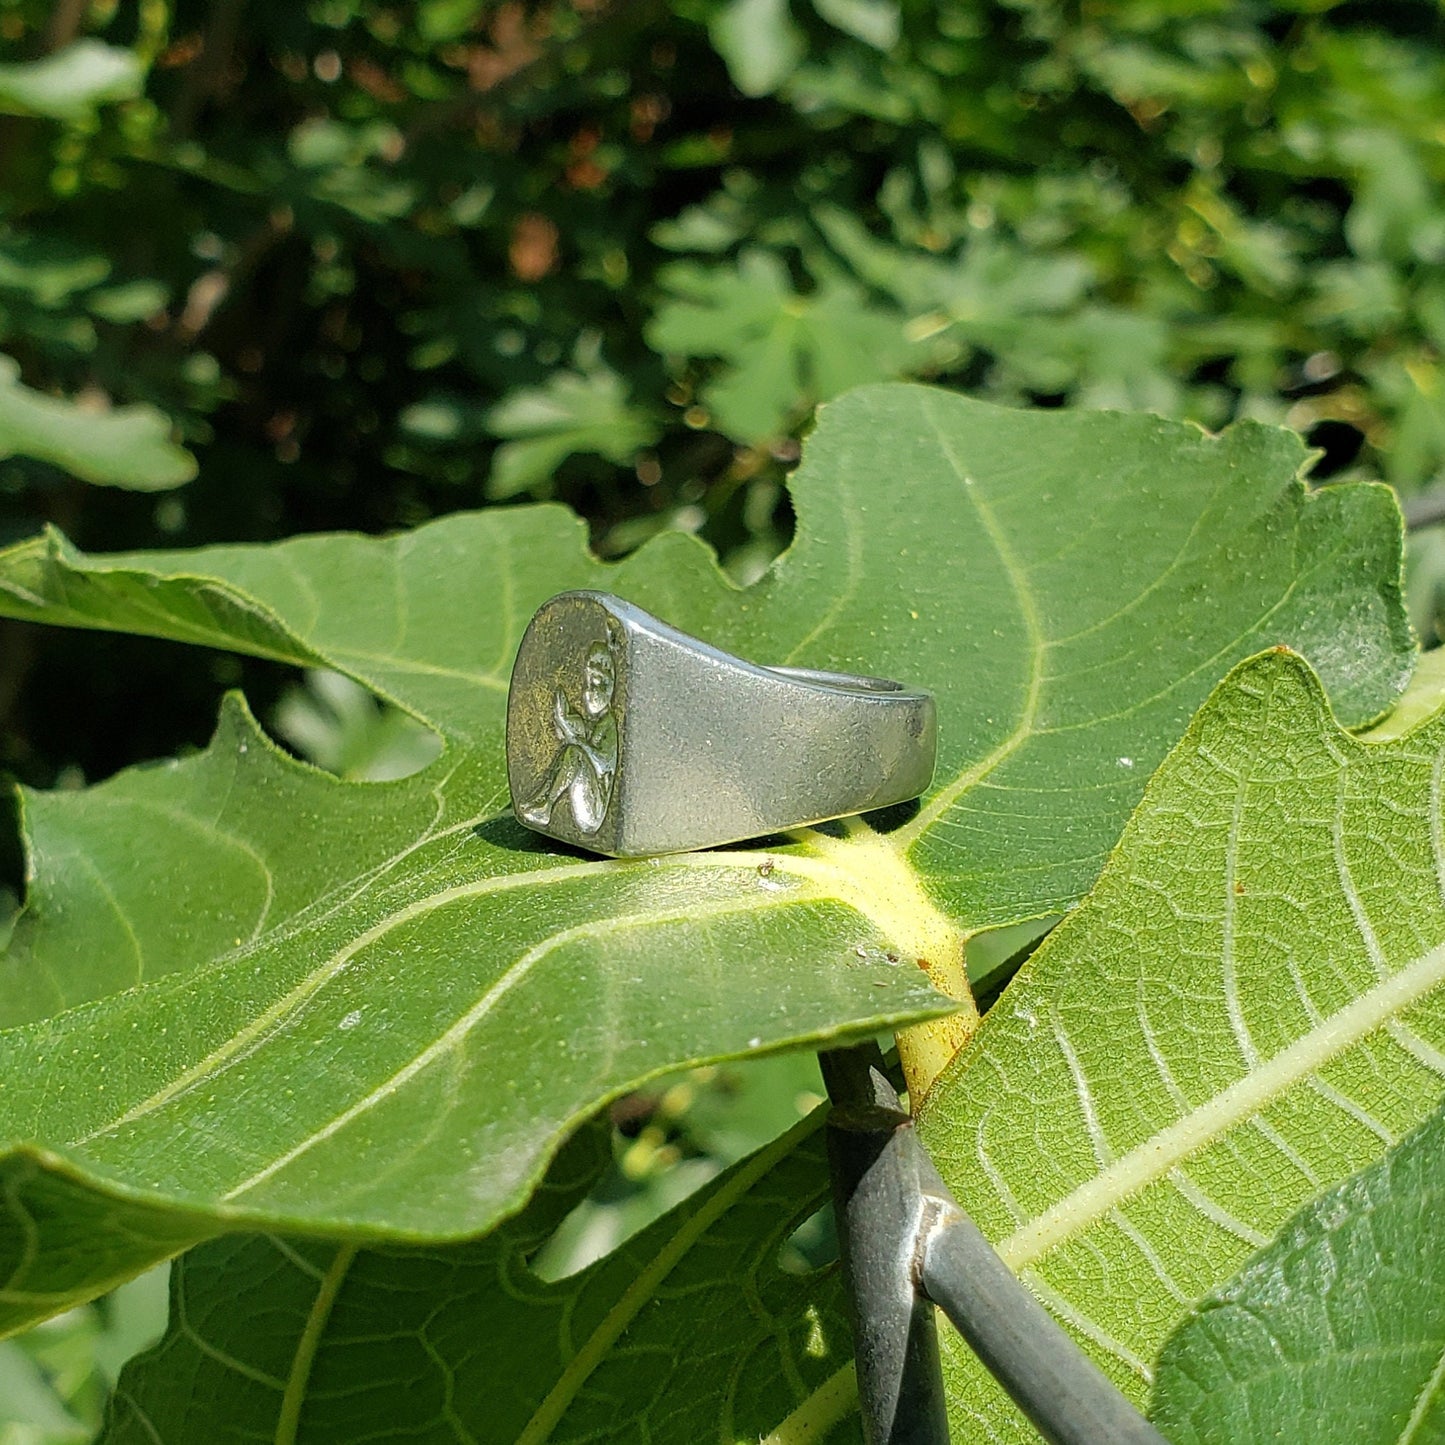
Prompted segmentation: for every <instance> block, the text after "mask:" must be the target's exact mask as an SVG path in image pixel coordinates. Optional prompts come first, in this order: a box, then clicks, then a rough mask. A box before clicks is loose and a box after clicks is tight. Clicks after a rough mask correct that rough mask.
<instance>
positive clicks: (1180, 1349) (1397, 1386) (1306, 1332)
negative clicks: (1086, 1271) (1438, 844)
mask: <svg viewBox="0 0 1445 1445" xmlns="http://www.w3.org/2000/svg"><path fill="white" fill-rule="evenodd" d="M1442 1259H1445V1111H1442V1112H1439V1113H1436V1114H1435V1116H1434V1117H1433V1118H1432V1119H1430V1121H1429V1122H1428V1123H1426V1124H1424V1125H1423V1126H1421V1128H1419V1129H1417V1130H1416V1131H1415V1132H1414V1133H1413V1134H1411V1135H1409V1136H1408V1137H1407V1138H1405V1139H1403V1140H1402V1141H1401V1142H1400V1143H1399V1144H1397V1145H1396V1146H1395V1147H1394V1148H1393V1149H1392V1150H1391V1151H1390V1152H1389V1153H1388V1154H1387V1155H1386V1156H1385V1157H1384V1158H1383V1159H1382V1160H1381V1161H1380V1162H1379V1163H1378V1164H1374V1165H1372V1166H1371V1167H1370V1168H1369V1169H1367V1170H1365V1171H1364V1172H1363V1173H1361V1174H1358V1175H1356V1176H1355V1177H1354V1178H1352V1179H1350V1180H1348V1181H1347V1182H1346V1183H1344V1184H1342V1185H1340V1186H1339V1188H1337V1189H1332V1190H1330V1192H1329V1193H1328V1194H1325V1195H1324V1196H1323V1197H1322V1198H1320V1199H1318V1200H1316V1201H1315V1202H1314V1203H1313V1204H1311V1205H1310V1206H1309V1207H1308V1208H1307V1209H1305V1210H1303V1211H1301V1213H1300V1214H1299V1215H1297V1216H1296V1217H1295V1218H1294V1219H1293V1220H1291V1221H1290V1223H1289V1224H1288V1225H1287V1226H1286V1227H1285V1229H1284V1230H1283V1231H1282V1232H1281V1234H1280V1237H1279V1238H1278V1239H1277V1240H1276V1241H1275V1242H1274V1243H1273V1244H1271V1245H1270V1246H1269V1247H1268V1248H1267V1249H1265V1250H1262V1251H1261V1252H1260V1253H1259V1254H1258V1255H1256V1256H1255V1257H1254V1258H1253V1259H1252V1260H1250V1262H1249V1264H1248V1265H1246V1266H1245V1268H1244V1269H1243V1270H1242V1271H1241V1272H1240V1273H1239V1274H1238V1275H1237V1276H1236V1277H1235V1278H1234V1279H1232V1280H1231V1281H1230V1282H1229V1283H1228V1284H1226V1285H1223V1286H1221V1287H1220V1288H1219V1289H1216V1290H1213V1291H1211V1292H1210V1293H1209V1294H1208V1295H1207V1296H1206V1297H1205V1298H1204V1299H1203V1300H1202V1301H1201V1302H1200V1304H1199V1305H1198V1306H1196V1307H1195V1309H1193V1310H1192V1311H1190V1313H1189V1315H1188V1316H1187V1317H1186V1318H1185V1320H1184V1323H1183V1324H1182V1325H1180V1327H1179V1328H1178V1330H1176V1331H1175V1333H1174V1334H1173V1335H1172V1336H1171V1337H1170V1339H1169V1342H1168V1343H1167V1344H1166V1345H1165V1347H1164V1351H1163V1353H1162V1354H1161V1356H1160V1358H1159V1377H1158V1379H1157V1380H1156V1382H1155V1386H1154V1418H1155V1419H1156V1420H1157V1421H1158V1423H1159V1425H1160V1426H1161V1428H1162V1429H1163V1430H1164V1431H1165V1432H1166V1433H1167V1435H1168V1436H1169V1439H1170V1440H1172V1441H1174V1442H1175V1445H1204V1442H1206V1441H1207V1442H1212V1445H1252V1442H1256V1441H1258V1442H1261V1445H1262V1442H1264V1441H1268V1440H1320V1441H1345V1440H1348V1441H1351V1442H1358V1445H1399V1442H1401V1441H1410V1442H1414V1445H1426V1442H1427V1441H1439V1440H1441V1439H1445V1364H1442V1361H1445V1270H1442V1269H1441V1261H1442Z"/></svg>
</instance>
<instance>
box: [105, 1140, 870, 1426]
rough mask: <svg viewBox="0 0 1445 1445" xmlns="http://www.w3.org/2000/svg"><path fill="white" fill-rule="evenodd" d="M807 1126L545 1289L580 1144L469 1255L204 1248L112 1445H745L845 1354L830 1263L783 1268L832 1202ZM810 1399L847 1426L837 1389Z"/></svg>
mask: <svg viewBox="0 0 1445 1445" xmlns="http://www.w3.org/2000/svg"><path fill="white" fill-rule="evenodd" d="M820 1121H821V1114H815V1115H814V1116H813V1117H812V1118H810V1119H809V1120H807V1121H805V1122H804V1123H803V1124H801V1125H799V1126H798V1127H797V1128H796V1129H794V1130H792V1131H791V1132H790V1133H789V1134H786V1135H784V1136H782V1137H781V1138H779V1139H777V1140H775V1141H774V1142H773V1143H772V1144H770V1145H768V1146H767V1147H766V1148H764V1149H762V1150H760V1151H759V1152H758V1153H756V1154H754V1155H752V1156H751V1157H750V1158H748V1159H745V1160H743V1161H742V1162H741V1163H740V1164H738V1165H736V1166H735V1167H734V1168H732V1169H730V1170H728V1171H727V1172H726V1173H725V1174H723V1175H721V1176H719V1178H718V1179H716V1180H714V1181H713V1182H712V1183H710V1184H708V1185H707V1186H706V1187H705V1188H704V1189H702V1190H700V1191H698V1192H697V1193H696V1194H694V1195H693V1196H692V1197H690V1198H689V1199H688V1200H687V1202H686V1203H685V1204H683V1205H681V1206H679V1207H678V1208H677V1209H675V1210H673V1211H672V1212H671V1213H670V1214H668V1215H666V1216H665V1217H664V1218H662V1219H660V1220H659V1221H658V1222H657V1223H656V1224H654V1225H652V1226H651V1227H649V1228H648V1229H646V1230H645V1231H643V1232H642V1233H641V1234H639V1235H637V1236H636V1237H635V1238H633V1239H631V1240H629V1241H628V1242H627V1243H626V1244H625V1245H624V1246H623V1247H622V1248H621V1249H619V1250H618V1251H617V1252H616V1253H614V1254H612V1255H610V1256H608V1258H606V1259H605V1260H602V1261H599V1262H598V1263H597V1264H594V1265H592V1266H590V1267H589V1268H587V1269H585V1270H583V1271H581V1272H580V1273H578V1274H575V1275H572V1276H569V1277H568V1278H566V1279H562V1280H558V1281H556V1282H555V1283H544V1282H543V1281H542V1280H540V1279H538V1278H537V1277H536V1276H535V1275H533V1274H532V1273H531V1272H530V1270H529V1267H528V1260H529V1257H530V1255H531V1254H532V1253H534V1252H535V1250H536V1249H537V1247H538V1246H539V1245H540V1244H541V1243H542V1242H543V1240H544V1239H545V1238H546V1236H547V1234H548V1232H549V1231H550V1230H551V1229H552V1228H553V1227H554V1226H555V1224H556V1223H557V1221H558V1220H559V1219H560V1218H561V1217H562V1214H563V1213H564V1212H565V1210H566V1209H567V1208H568V1207H569V1206H570V1205H571V1204H572V1203H573V1202H575V1200H576V1199H577V1198H578V1197H579V1196H580V1194H581V1193H582V1192H583V1191H585V1189H586V1187H587V1185H588V1183H589V1182H590V1181H591V1178H592V1173H593V1171H590V1170H589V1169H588V1167H587V1166H588V1164H589V1162H593V1163H595V1157H592V1158H589V1155H590V1152H591V1144H592V1139H593V1137H594V1136H592V1135H590V1134H587V1133H584V1134H583V1135H581V1136H579V1137H578V1139H577V1140H576V1141H574V1142H573V1143H572V1144H569V1146H568V1147H567V1149H566V1150H564V1152H563V1154H562V1156H561V1157H560V1158H559V1160H558V1162H557V1164H556V1165H554V1167H553V1169H552V1171H551V1173H550V1175H549V1177H548V1180H547V1182H546V1183H545V1184H544V1185H543V1186H542V1188H541V1189H540V1190H539V1191H538V1192H537V1194H536V1195H534V1196H533V1199H532V1201H531V1203H530V1204H529V1205H528V1207H527V1209H526V1211H525V1212H524V1213H523V1214H522V1215H521V1216H519V1217H518V1218H517V1219H515V1220H513V1221H510V1222H509V1223H508V1224H506V1225H503V1226H502V1227H501V1228H500V1229H498V1230H497V1231H495V1232H494V1233H493V1234H492V1235H490V1236H489V1237H488V1238H487V1239H485V1240H483V1241H481V1242H479V1243H471V1244H463V1245H453V1246H450V1247H448V1248H445V1249H435V1248H434V1249H431V1250H427V1251H425V1252H417V1251H403V1250H358V1249H357V1248H356V1247H355V1246H354V1245H337V1244H334V1243H308V1242H305V1241H298V1240H283V1239H280V1238H278V1237H275V1236H260V1235H250V1236H238V1237H234V1238H227V1239H221V1240H217V1241H214V1242H212V1243H210V1244H207V1245H203V1246H202V1247H201V1248H199V1249H197V1250H194V1251H192V1252H191V1253H190V1254H188V1255H186V1256H185V1257H184V1258H183V1259H181V1260H179V1261H177V1263H176V1264H175V1266H174V1268H173V1273H172V1310H171V1327H170V1331H169V1333H168V1334H167V1336H166V1338H165V1340H164V1341H163V1342H162V1343H161V1344H160V1345H159V1346H158V1347H157V1348H156V1349H155V1350H154V1351H152V1352H151V1353H150V1354H149V1355H146V1356H143V1357H142V1358H141V1359H139V1360H137V1361H136V1362H134V1363H133V1364H132V1365H131V1366H130V1367H129V1368H128V1369H127V1370H126V1372H125V1374H124V1375H123V1377H122V1379H121V1382H120V1386H119V1389H118V1391H117V1394H116V1399H115V1403H114V1405H113V1407H112V1413H111V1422H110V1427H109V1429H108V1431H107V1432H106V1434H105V1435H104V1437H103V1439H104V1442H105V1445H158V1442H164V1445H189V1442H191V1441H197V1440H206V1441H209V1442H214V1445H222V1442H226V1441H232V1440H235V1441H240V1440H275V1441H278V1442H289V1441H297V1440H304V1441H307V1442H311V1445H353V1442H354V1441H356V1440H359V1439H363V1438H375V1437H381V1436H385V1437H387V1438H393V1439H399V1440H409V1441H417V1442H420V1441H436V1442H438V1445H440V1442H451V1441H456V1440H476V1441H497V1442H501V1441H506V1442H509V1445H512V1442H515V1445H540V1442H541V1441H544V1440H545V1441H549V1442H551V1445H564V1442H572V1441H575V1442H580V1441H584V1440H586V1441H604V1440H606V1441H615V1442H617V1445H624V1442H625V1445H631V1442H634V1441H638V1440H675V1441H695V1440H718V1441H729V1442H731V1441H738V1442H756V1441H758V1440H760V1439H762V1438H763V1436H764V1435H766V1434H767V1433H768V1431H769V1430H771V1429H772V1427H773V1426H774V1425H776V1424H777V1423H778V1420H779V1418H780V1414H785V1413H786V1412H787V1411H788V1410H789V1408H790V1407H791V1406H794V1405H797V1404H799V1403H801V1402H802V1401H804V1400H806V1399H807V1398H808V1396H809V1395H810V1394H811V1392H812V1391H813V1390H815V1389H816V1388H817V1387H818V1386H819V1385H820V1384H822V1382H823V1381H825V1380H826V1379H828V1378H829V1377H830V1376H832V1375H833V1374H835V1373H836V1372H837V1371H838V1370H839V1369H840V1367H841V1366H842V1365H844V1364H845V1363H846V1362H847V1360H848V1358H849V1355H850V1352H851V1348H852V1346H851V1340H850V1337H849V1332H848V1328H847V1324H846V1322H845V1320H844V1318H843V1299H842V1290H841V1286H840V1283H839V1280H838V1277H837V1274H836V1272H835V1271H832V1270H829V1271H827V1272H825V1273H822V1274H816V1275H798V1274H790V1273H787V1272H785V1271H784V1270H783V1269H781V1268H780V1267H779V1264H778V1255H779V1250H780V1247H781V1246H782V1245H783V1243H784V1242H785V1241H786V1240H787V1238H788V1236H789V1234H790V1233H791V1232H792V1230H793V1229H795V1228H796V1227H797V1225H798V1224H799V1223H800V1222H801V1221H802V1220H803V1219H805V1218H806V1217H807V1216H808V1215H809V1214H810V1213H811V1212H812V1211H813V1210H815V1209H817V1208H818V1206H819V1205H820V1204H821V1203H822V1201H823V1200H824V1199H825V1198H826V1196H827V1192H828V1173H827V1166H826V1164H825V1162H824V1160H823V1150H822V1140H821V1136H820V1133H819V1130H818V1127H817V1126H818V1124H819V1123H820ZM834 1393H835V1395H836V1393H837V1392H836V1391H835V1392H834ZM819 1409H820V1410H821V1412H822V1413H821V1414H816V1415H815V1416H814V1419H815V1420H816V1422H817V1423H818V1424H820V1425H821V1424H823V1423H824V1422H826V1421H827V1420H828V1419H830V1418H831V1419H833V1420H836V1419H838V1418H839V1417H840V1415H841V1416H845V1417H846V1415H847V1414H848V1400H847V1397H846V1395H844V1396H843V1397H841V1399H839V1400H837V1401H833V1400H832V1399H830V1398H825V1399H823V1400H822V1401H820V1402H819ZM830 1409H831V1416H830V1414H829V1411H830Z"/></svg>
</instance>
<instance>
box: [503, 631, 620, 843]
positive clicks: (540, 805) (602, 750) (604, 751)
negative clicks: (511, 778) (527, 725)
mask: <svg viewBox="0 0 1445 1445" xmlns="http://www.w3.org/2000/svg"><path fill="white" fill-rule="evenodd" d="M616 686H617V665H616V663H615V662H614V661H613V657H612V653H611V652H610V651H609V649H608V648H607V647H606V646H605V645H604V644H602V643H600V642H599V643H597V644H596V645H595V646H594V647H592V648H591V650H590V651H589V652H588V653H587V661H586V664H585V667H584V671H583V683H582V710H581V712H580V713H576V712H572V711H571V709H570V708H569V707H568V704H567V696H566V694H565V693H564V692H563V691H562V689H561V688H560V687H559V688H558V689H557V691H556V693H555V694H554V695H553V699H552V729H553V731H554V732H555V733H556V735H557V741H558V742H559V743H561V744H562V749H561V751H560V752H559V753H558V754H557V756H556V758H555V760H554V761H553V763H552V766H551V768H550V770H549V771H548V773H547V775H546V779H545V781H544V782H543V784H542V787H541V788H540V790H539V791H538V793H537V795H536V796H535V797H534V798H533V799H532V800H531V801H530V802H527V803H524V804H523V805H522V806H521V807H520V808H519V809H518V810H517V811H518V812H519V813H520V815H521V817H522V818H523V819H524V821H526V822H528V823H533V824H536V825H538V826H541V827H545V826H546V825H547V824H548V823H550V822H551V818H552V810H553V809H554V808H555V807H556V806H557V802H558V800H559V799H560V798H561V797H562V796H563V795H564V794H565V795H566V797H567V801H568V803H569V805H570V806H571V809H572V819H573V821H574V822H575V823H576V824H577V827H578V829H579V830H580V831H581V832H583V833H595V832H596V831H597V830H598V829H599V828H600V827H601V826H602V820H603V818H605V817H606V816H607V805H608V803H610V802H611V800H612V785H613V782H614V781H615V779H616V775H617V719H616V718H615V717H613V715H612V696H613V693H614V691H615V689H616Z"/></svg>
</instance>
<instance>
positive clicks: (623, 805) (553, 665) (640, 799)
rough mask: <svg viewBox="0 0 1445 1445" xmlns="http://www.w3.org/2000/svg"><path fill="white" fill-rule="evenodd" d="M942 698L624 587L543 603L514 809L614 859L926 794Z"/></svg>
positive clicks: (518, 730) (510, 722)
mask: <svg viewBox="0 0 1445 1445" xmlns="http://www.w3.org/2000/svg"><path fill="white" fill-rule="evenodd" d="M936 751H937V719H936V713H935V707H934V701H933V697H932V695H931V694H930V693H927V692H924V691H922V690H920V689H916V688H905V687H903V686H902V685H900V684H899V683H897V682H894V681H891V680H890V679H887V678H881V677H870V676H867V675H857V674H853V673H843V672H829V671H823V670H819V669H815V668H804V667H763V666H760V665H758V664H756V663H753V662H748V661H745V660H744V659H743V658H740V657H736V656H734V655H732V654H731V653H727V652H723V651H722V650H721V649H719V648H716V647H713V646H711V645H710V644H708V643H705V642H701V641H699V640H698V639H697V638H695V637H691V636H689V635H688V634H686V633H684V632H681V631H679V630H678V629H677V628H675V627H671V626H669V625H668V624H667V623H665V622H662V621H660V620H659V619H658V618H656V617H653V616H652V615H651V614H650V613H647V612H644V611H643V610H642V609H641V608H640V607H637V606H635V605H633V604H632V603H629V602H626V601H624V600H623V599H621V598H619V597H614V596H611V595H610V594H607V593H599V592H569V593H561V594H559V595H558V596H556V597H554V598H552V599H551V600H550V601H548V602H546V603H544V604H543V606H542V607H541V608H539V609H538V611H537V613H536V615H535V616H534V617H533V619H532V621H531V623H530V624H529V625H528V628H527V632H526V635H525V636H524V637H523V640H522V644H521V646H520V647H519V649H518V654H517V661H516V664H515V666H514V668H513V672H512V686H511V690H510V693H509V697H508V712H507V759H508V781H509V784H510V787H511V790H512V797H513V804H514V808H515V809H516V812H517V816H518V817H519V818H520V819H521V821H523V822H524V823H526V824H527V825H528V826H529V827H534V828H536V829H537V830H538V831H539V832H544V833H546V834H548V836H550V837H554V838H559V839H561V840H562V841H563V842H567V843H573V844H576V845H579V846H581V847H584V848H589V849H591V850H592V851H593V852H597V853H605V854H610V855H611V856H613V857H635V856H640V855H648V854H654V853H672V852H682V851H685V850H689V849H694V848H709V847H717V846H719V845H722V844H725V843H733V842H738V841H741V840H742V839H745V838H756V837H761V836H763V835H765V834H769V833H777V832H784V831H787V830H789V829H793V828H800V827H805V826H808V825H810V824H813V823H820V822H823V821H825V820H827V819H829V818H841V817H846V816H848V815H850V814H854V813H863V812H868V811H870V810H872V809H875V808H883V807H888V806H890V805H892V804H895V803H901V802H906V801H907V800H908V799H910V798H916V797H917V796H918V795H919V794H920V793H921V792H923V791H924V789H926V788H927V786H928V784H929V782H930V780H931V779H932V776H933V765H934V757H935V753H936Z"/></svg>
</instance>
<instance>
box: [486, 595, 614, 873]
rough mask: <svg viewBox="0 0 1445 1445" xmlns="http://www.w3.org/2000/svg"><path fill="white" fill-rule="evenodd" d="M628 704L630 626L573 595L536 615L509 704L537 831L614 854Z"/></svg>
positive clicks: (511, 754)
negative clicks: (625, 630)
mask: <svg viewBox="0 0 1445 1445" xmlns="http://www.w3.org/2000/svg"><path fill="white" fill-rule="evenodd" d="M626 696H627V680H626V648H625V646H624V643H623V636H622V627H621V624H620V623H619V622H618V621H617V619H616V618H615V617H614V616H613V614H612V613H611V612H610V611H609V610H608V609H607V608H606V607H605V606H603V605H602V604H601V603H600V602H599V601H597V600H595V599H593V598H592V597H589V596H587V595H586V594H579V593H570V594H569V593H564V594H562V596H560V597H554V598H553V599H552V600H551V601H550V602H548V603H546V604H545V605H544V606H543V607H542V608H541V609H540V610H539V611H538V613H537V614H536V616H535V617H533V619H532V622H531V624H530V625H529V626H528V628H527V633H526V637H525V639H524V641H523V645H522V647H521V648H519V649H518V652H517V661H516V665H515V666H514V668H513V670H512V685H511V689H510V691H509V693H508V696H507V778H508V782H509V784H510V786H511V790H512V807H513V810H514V811H515V813H516V815H517V817H518V819H519V820H520V821H521V822H523V823H525V824H526V825H527V826H528V827H529V828H535V829H536V830H537V831H538V832H540V833H546V834H548V835H549V836H550V837H553V838H561V839H563V840H564V841H566V842H569V843H578V844H581V845H582V846H583V847H589V848H596V849H597V851H599V852H610V851H611V850H610V849H609V848H607V847H606V846H604V845H605V843H606V842H607V841H609V840H610V839H612V837H613V836H614V834H615V833H616V831H617V830H616V828H615V827H613V828H607V829H606V834H605V836H603V830H604V828H606V825H607V822H608V815H609V813H610V812H611V811H612V807H613V800H614V797H615V795H616V794H617V791H618V783H619V776H618V774H619V769H620V767H621V763H622V722H623V718H624V716H625V707H626Z"/></svg>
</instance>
